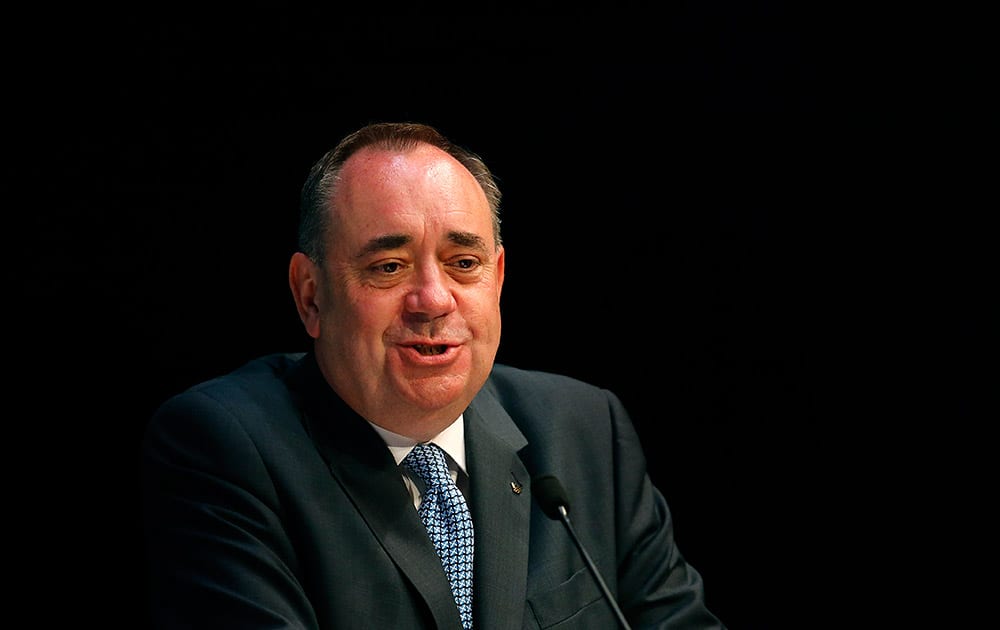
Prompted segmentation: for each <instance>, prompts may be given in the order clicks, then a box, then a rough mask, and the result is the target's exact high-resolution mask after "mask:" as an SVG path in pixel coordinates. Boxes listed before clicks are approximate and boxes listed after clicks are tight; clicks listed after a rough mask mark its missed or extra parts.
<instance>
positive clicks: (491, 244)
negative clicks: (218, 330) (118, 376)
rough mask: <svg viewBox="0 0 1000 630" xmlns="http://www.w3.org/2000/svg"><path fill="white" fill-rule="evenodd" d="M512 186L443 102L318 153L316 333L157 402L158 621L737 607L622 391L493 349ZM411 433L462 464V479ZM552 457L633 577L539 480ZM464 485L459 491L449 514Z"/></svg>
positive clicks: (428, 619) (667, 614)
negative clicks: (666, 494)
mask: <svg viewBox="0 0 1000 630" xmlns="http://www.w3.org/2000/svg"><path fill="white" fill-rule="evenodd" d="M499 206H500V191H499V190H498V189H497V186H496V183H495V181H494V179H493V177H492V175H491V174H490V171H489V170H488V169H487V167H486V166H485V164H483V162H482V161H481V160H480V159H479V158H478V157H477V156H475V155H474V154H472V153H469V152H467V151H465V150H464V149H462V148H460V147H457V146H454V145H452V144H451V143H450V142H449V141H448V140H446V139H445V138H444V137H442V136H441V135H440V134H439V133H438V132H437V131H436V130H434V129H432V128H430V127H427V126H424V125H418V124H394V123H384V124H373V125H369V126H367V127H365V128H362V129H360V130H358V131H357V132H355V133H353V134H351V135H349V136H348V137H347V138H345V139H344V140H343V141H342V142H341V143H340V144H339V145H338V147H337V148H335V149H334V150H333V151H331V152H330V153H328V154H327V155H326V156H324V157H323V158H322V159H321V160H320V161H319V162H317V164H316V165H315V166H314V167H313V169H312V170H311V172H310V175H309V177H308V179H307V181H306V184H305V186H304V187H303V193H302V209H301V213H302V214H301V225H300V233H299V247H300V250H301V251H299V252H296V253H295V254H294V255H293V256H292V257H291V262H290V265H289V284H290V287H291V292H292V295H293V297H294V300H295V305H296V307H297V309H298V312H299V316H300V318H301V320H302V323H303V325H304V327H305V330H306V332H307V333H308V335H309V336H310V337H311V338H312V339H313V347H312V350H311V351H310V352H308V353H299V354H286V355H273V356H268V357H262V358H260V359H258V360H255V361H252V362H250V363H249V364H247V365H246V366H244V367H242V368H240V369H239V370H237V371H235V372H234V373H232V374H229V375H225V376H222V377H220V378H217V379H214V380H211V381H208V382H206V383H203V384H200V385H197V386H195V387H193V388H192V389H190V390H188V391H186V392H183V393H181V394H179V395H177V396H175V397H173V398H172V399H170V400H168V401H167V402H166V403H164V405H163V406H162V407H161V408H160V409H159V410H158V411H157V413H156V414H155V415H154V417H153V418H152V421H151V422H150V424H149V427H148V430H147V434H146V439H145V441H144V446H143V463H144V465H143V473H144V475H143V488H144V508H145V509H144V519H145V520H144V523H145V530H146V534H147V543H148V544H147V549H148V556H149V567H150V575H151V580H150V592H151V606H152V617H153V621H154V625H155V626H156V627H162V628H243V629H248V628H337V629H340V628H394V629H395V628H404V629H411V628H456V629H457V628H463V627H464V628H466V629H468V628H471V627H475V628H477V629H480V630H488V629H491V628H498V629H499V628H509V629H514V628H547V627H553V626H558V627H564V628H613V627H616V625H617V624H618V619H617V618H616V609H615V606H616V605H617V606H620V610H621V612H622V613H623V614H624V616H625V617H627V619H628V623H629V624H631V625H633V626H634V627H636V628H639V627H642V628H647V627H656V628H720V627H722V625H721V623H719V621H718V620H717V619H716V618H715V617H714V616H713V615H712V614H711V613H710V612H709V611H708V610H707V608H706V606H705V602H704V597H703V585H702V581H701V577H700V576H699V574H698V573H697V571H695V569H694V568H692V567H691V566H689V565H688V564H687V563H686V561H685V560H684V558H683V556H682V555H681V553H680V552H679V551H678V549H677V547H676V545H675V544H674V540H673V534H672V525H671V520H670V513H669V510H668V507H667V505H666V503H665V502H664V499H663V497H662V496H661V494H660V493H659V492H658V491H657V490H656V489H655V488H654V487H653V486H652V484H651V482H650V479H649V477H648V475H647V472H646V468H645V460H644V457H643V452H642V449H641V446H640V444H639V442H638V439H637V435H636V433H635V431H634V429H633V427H632V425H631V421H630V420H629V417H628V415H627V413H626V411H625V409H624V408H623V407H622V405H621V403H620V402H619V400H618V399H617V398H616V397H615V396H614V395H613V394H611V393H610V392H607V391H605V390H602V389H599V388H596V387H593V386H591V385H588V384H585V383H582V382H579V381H577V380H574V379H570V378H567V377H564V376H559V375H554V374H547V373H539V372H529V371H524V370H519V369H515V368H513V367H509V366H503V365H495V364H494V359H495V356H496V352H497V348H498V346H499V342H500V328H501V326H500V294H501V289H502V287H503V281H504V266H505V251H504V247H503V244H502V240H501V237H500V221H499ZM428 444H433V445H435V446H434V447H431V448H430V449H429V450H427V447H426V446H422V445H428ZM418 445H421V446H418ZM438 447H440V450H438ZM411 451H413V453H414V454H416V453H421V454H422V453H425V452H426V453H429V454H430V455H428V457H432V458H435V457H436V458H438V459H440V460H441V461H443V462H444V463H445V464H446V465H447V468H445V469H444V473H443V474H440V475H439V477H441V478H444V481H443V484H444V485H443V486H441V487H442V489H441V490H440V494H439V491H438V490H437V489H436V488H437V486H436V485H435V484H436V482H432V481H429V480H428V479H429V478H427V479H425V477H424V476H423V475H422V473H421V472H419V468H420V465H417V464H414V463H413V459H414V458H415V455H414V456H413V457H408V456H410V454H411ZM442 453H443V454H442ZM423 461H429V460H423ZM543 475H554V476H555V477H556V478H557V479H558V480H560V481H561V484H562V486H563V487H564V488H565V493H566V495H567V496H566V497H565V498H566V499H568V502H569V504H570V505H571V506H572V511H573V523H574V524H575V529H576V530H577V532H578V534H579V538H580V540H581V542H582V544H583V545H584V546H585V548H586V549H587V550H588V551H589V553H590V555H591V556H592V557H593V561H594V563H595V565H596V568H597V569H598V574H599V575H600V576H603V579H604V581H606V583H607V588H608V590H609V592H610V593H611V594H612V596H613V598H614V599H613V600H608V599H607V598H605V597H603V596H602V590H601V588H600V582H599V581H598V580H597V579H595V576H594V575H593V574H592V573H591V572H590V571H589V570H588V566H587V564H586V563H585V562H584V560H583V559H582V555H581V553H580V552H579V550H578V549H577V548H576V547H575V546H574V543H573V540H572V538H571V537H570V536H569V535H568V532H567V530H566V528H565V527H564V525H565V524H564V523H560V522H559V521H557V520H554V519H552V518H549V517H548V516H546V514H545V512H544V511H543V510H542V509H541V507H540V506H539V504H538V503H537V502H536V501H535V500H533V497H532V494H533V493H532V487H531V483H532V480H533V479H535V478H538V477H539V476H543ZM453 481H457V486H458V490H455V489H454V484H453ZM445 497H450V498H451V500H453V501H454V503H455V506H456V509H457V510H458V511H459V512H458V513H456V514H451V513H449V514H448V515H447V516H445V515H438V514H434V513H433V511H434V510H435V509H436V508H437V507H439V506H440V505H444V504H445V503H446V500H445ZM470 516H471V520H469V519H470ZM439 518H440V519H448V520H447V522H448V523H450V524H448V525H443V524H440V523H442V521H440V520H438V519H439ZM425 525H426V528H425ZM452 534H456V535H457V534H462V535H463V536H464V538H463V540H462V541H461V542H456V541H455V540H453V539H452V537H451V535H452ZM443 539H447V540H446V541H445V542H444V543H442V545H443V547H446V548H439V547H438V543H440V542H441V541H442V540H443ZM466 543H468V544H471V545H473V547H465V546H464V545H465V544H466ZM614 600H617V604H615V603H614Z"/></svg>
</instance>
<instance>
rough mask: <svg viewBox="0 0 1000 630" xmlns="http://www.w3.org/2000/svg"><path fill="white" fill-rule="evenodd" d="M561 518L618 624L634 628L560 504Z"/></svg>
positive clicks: (630, 629)
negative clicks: (629, 623)
mask: <svg viewBox="0 0 1000 630" xmlns="http://www.w3.org/2000/svg"><path fill="white" fill-rule="evenodd" d="M559 518H560V519H561V520H562V522H563V525H565V526H566V531H568V532H569V537H570V538H572V539H573V543H574V544H575V545H576V548H577V549H578V550H579V551H580V555H581V556H583V561H584V562H586V563H587V568H588V569H590V572H591V574H593V576H594V580H596V581H597V586H599V587H600V589H601V592H602V593H603V594H604V599H605V601H607V602H608V604H609V605H610V606H611V610H612V611H613V612H614V613H615V617H617V618H618V625H620V626H621V627H622V628H623V629H624V630H632V627H631V626H630V625H628V620H626V619H625V615H623V614H622V611H621V608H619V607H618V602H617V601H616V600H615V598H614V597H613V596H612V595H611V591H610V590H608V585H607V584H605V583H604V580H603V579H602V578H601V572H600V571H598V570H597V565H596V564H594V561H593V560H591V559H590V554H588V553H587V550H586V549H584V548H583V543H581V542H580V539H579V538H577V536H576V530H574V529H573V524H572V523H570V521H569V512H567V511H566V506H564V505H560V506H559Z"/></svg>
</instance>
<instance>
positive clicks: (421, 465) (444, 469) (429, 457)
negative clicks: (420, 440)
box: [403, 444, 452, 487]
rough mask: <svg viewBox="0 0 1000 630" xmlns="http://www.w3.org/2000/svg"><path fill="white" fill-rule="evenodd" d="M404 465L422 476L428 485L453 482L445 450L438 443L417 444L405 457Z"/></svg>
mask: <svg viewBox="0 0 1000 630" xmlns="http://www.w3.org/2000/svg"><path fill="white" fill-rule="evenodd" d="M403 465H404V466H406V467H407V468H408V469H409V470H410V471H411V472H412V473H413V474H415V475H417V476H418V477H420V479H421V481H423V482H424V484H426V485H427V486H428V487H435V486H441V485H447V484H450V483H452V479H451V471H450V470H449V469H448V461H447V460H446V459H445V457H444V451H442V450H441V448H440V447H439V446H437V445H436V444H417V445H416V446H414V447H413V450H412V451H410V454H409V455H407V456H406V457H405V458H403Z"/></svg>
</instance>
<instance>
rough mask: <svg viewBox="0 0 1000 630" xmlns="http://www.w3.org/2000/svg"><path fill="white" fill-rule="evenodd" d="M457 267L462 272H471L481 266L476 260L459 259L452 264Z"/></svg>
mask: <svg viewBox="0 0 1000 630" xmlns="http://www.w3.org/2000/svg"><path fill="white" fill-rule="evenodd" d="M452 265H454V266H455V267H458V268H459V269H461V270H462V271H470V270H472V269H475V268H476V267H478V266H479V261H478V260H476V259H475V258H459V259H458V260H456V261H455V262H453V263H452Z"/></svg>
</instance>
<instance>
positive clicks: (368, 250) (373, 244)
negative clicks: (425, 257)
mask: <svg viewBox="0 0 1000 630" xmlns="http://www.w3.org/2000/svg"><path fill="white" fill-rule="evenodd" d="M448 240H449V241H451V242H452V243H454V244H455V245H459V246H461V247H469V248H472V249H478V250H480V251H486V241H484V240H483V239H482V238H481V237H480V236H479V235H478V234H476V233H475V232H448ZM412 241H413V237H411V236H409V235H407V234H384V235H382V236H376V237H375V238H373V239H371V240H369V241H368V242H367V243H365V245H364V247H362V248H361V251H359V252H358V254H357V258H363V257H365V256H368V255H369V254H374V253H376V252H383V251H386V250H388V249H398V248H400V247H403V246H404V245H407V244H408V243H410V242H412Z"/></svg>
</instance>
